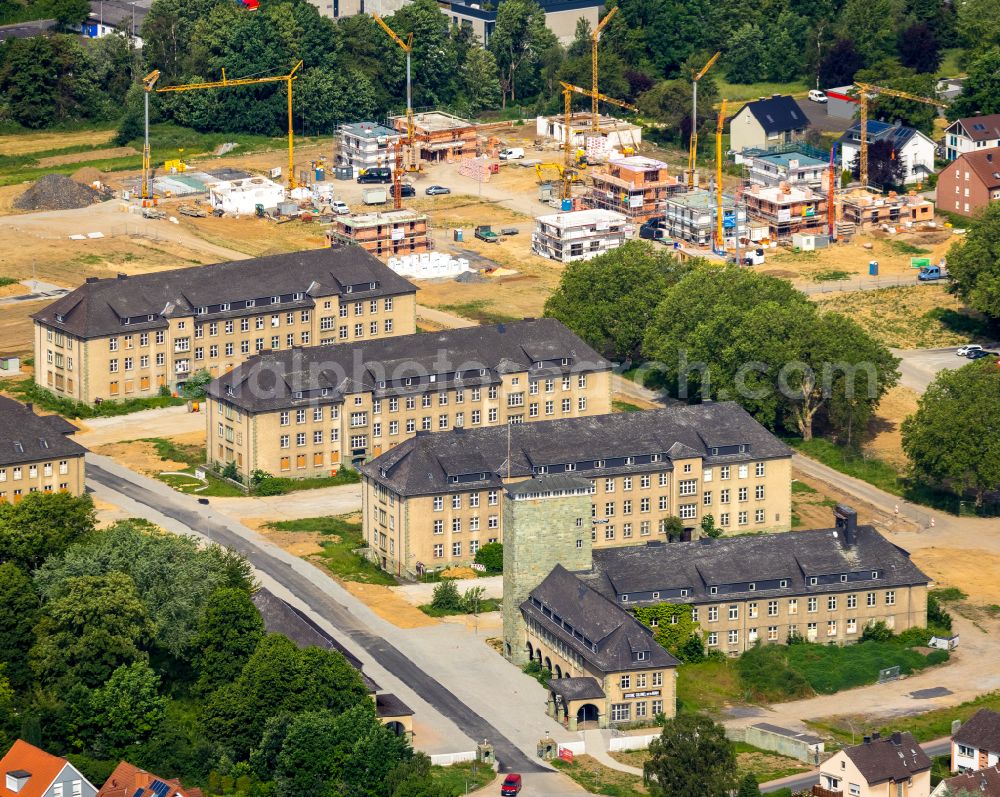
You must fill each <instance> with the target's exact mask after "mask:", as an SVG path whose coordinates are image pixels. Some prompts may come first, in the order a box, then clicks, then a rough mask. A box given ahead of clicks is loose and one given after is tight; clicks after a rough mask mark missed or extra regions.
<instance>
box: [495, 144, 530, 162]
mask: <svg viewBox="0 0 1000 797" xmlns="http://www.w3.org/2000/svg"><path fill="white" fill-rule="evenodd" d="M523 157H524V149H523V148H522V147H511V148H509V149H505V150H503V151H501V153H500V160H502V161H513V160H519V159H521V158H523Z"/></svg>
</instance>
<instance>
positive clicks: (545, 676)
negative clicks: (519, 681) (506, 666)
mask: <svg viewBox="0 0 1000 797" xmlns="http://www.w3.org/2000/svg"><path fill="white" fill-rule="evenodd" d="M521 672H523V673H524V674H525V675H530V676H531V677H532V678H534V679H535V680H536V681H538V683H540V684H541V685H542V686H544V687H545V688H548V686H549V681H551V680H552V670H547V669H545V668H544V667H543V666H542V665H541V664H539V663H538V662H537V661H535V660H534V659H532V660H531V661H529V662H528V663H527V664H525V665H524V666H523V667H522V668H521Z"/></svg>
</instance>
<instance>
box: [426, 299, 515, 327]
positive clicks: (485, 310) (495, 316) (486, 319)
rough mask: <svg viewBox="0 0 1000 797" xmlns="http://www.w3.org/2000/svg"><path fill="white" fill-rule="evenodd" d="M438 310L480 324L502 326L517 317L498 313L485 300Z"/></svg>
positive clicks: (452, 305)
mask: <svg viewBox="0 0 1000 797" xmlns="http://www.w3.org/2000/svg"><path fill="white" fill-rule="evenodd" d="M438 309H439V310H444V311H445V312H448V313H454V314H455V315H460V316H462V317H463V318H469V319H471V320H473V321H478V322H479V323H480V324H502V323H504V322H505V321H517V320H518V316H516V315H510V314H509V313H503V312H500V311H499V310H497V309H496V308H495V307H494V306H493V303H492V302H489V301H487V300H486V299H474V300H472V301H471V302H463V303H461V304H443V305H441V306H440V307H439V308H438Z"/></svg>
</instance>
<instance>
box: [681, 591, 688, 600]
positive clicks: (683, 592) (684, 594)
mask: <svg viewBox="0 0 1000 797" xmlns="http://www.w3.org/2000/svg"><path fill="white" fill-rule="evenodd" d="M687 596H688V591H687V590H686V589H682V590H681V597H682V598H686V597H687Z"/></svg>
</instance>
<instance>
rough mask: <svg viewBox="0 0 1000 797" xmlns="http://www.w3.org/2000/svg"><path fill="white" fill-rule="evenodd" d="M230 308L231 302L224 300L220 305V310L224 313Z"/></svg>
mask: <svg viewBox="0 0 1000 797" xmlns="http://www.w3.org/2000/svg"><path fill="white" fill-rule="evenodd" d="M228 309H229V302H223V303H222V304H220V305H219V312H222V313H224V312H225V311H226V310H228Z"/></svg>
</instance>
